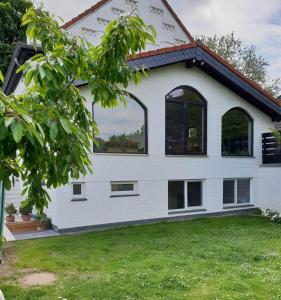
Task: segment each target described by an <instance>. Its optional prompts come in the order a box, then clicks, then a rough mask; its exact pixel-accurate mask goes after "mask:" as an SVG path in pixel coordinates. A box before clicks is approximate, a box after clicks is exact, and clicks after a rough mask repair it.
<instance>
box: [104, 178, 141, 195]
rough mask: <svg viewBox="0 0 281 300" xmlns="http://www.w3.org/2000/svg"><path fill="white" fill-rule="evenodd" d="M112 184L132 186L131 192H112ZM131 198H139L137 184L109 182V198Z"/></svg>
mask: <svg viewBox="0 0 281 300" xmlns="http://www.w3.org/2000/svg"><path fill="white" fill-rule="evenodd" d="M113 184H120V185H121V184H133V186H134V189H133V191H112V185H113ZM131 196H139V194H138V182H137V181H134V180H133V181H111V182H110V197H111V198H115V197H131Z"/></svg>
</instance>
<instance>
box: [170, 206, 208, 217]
mask: <svg viewBox="0 0 281 300" xmlns="http://www.w3.org/2000/svg"><path fill="white" fill-rule="evenodd" d="M206 211H207V209H204V208H200V209H187V210H178V211H176V210H171V211H169V212H168V214H169V215H179V214H188V213H189V214H191V213H197V212H206Z"/></svg>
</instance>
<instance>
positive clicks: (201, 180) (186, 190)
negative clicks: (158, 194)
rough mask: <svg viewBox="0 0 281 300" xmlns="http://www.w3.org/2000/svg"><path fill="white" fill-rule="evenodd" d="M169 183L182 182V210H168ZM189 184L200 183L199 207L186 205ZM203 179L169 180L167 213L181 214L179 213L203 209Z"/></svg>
mask: <svg viewBox="0 0 281 300" xmlns="http://www.w3.org/2000/svg"><path fill="white" fill-rule="evenodd" d="M170 182H183V183H184V187H183V188H184V208H179V209H169V183H170ZM189 182H200V183H201V205H200V206H189V205H188V183H189ZM204 182H205V179H186V180H169V181H168V212H169V213H177V212H178V213H181V212H189V211H190V212H192V211H196V210H202V209H204V194H205V191H204V190H205V187H204V185H205V184H204Z"/></svg>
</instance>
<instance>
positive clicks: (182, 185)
mask: <svg viewBox="0 0 281 300" xmlns="http://www.w3.org/2000/svg"><path fill="white" fill-rule="evenodd" d="M202 205H203V182H202V181H190V180H189V181H169V183H168V208H169V211H174V210H186V209H192V210H193V209H197V208H202Z"/></svg>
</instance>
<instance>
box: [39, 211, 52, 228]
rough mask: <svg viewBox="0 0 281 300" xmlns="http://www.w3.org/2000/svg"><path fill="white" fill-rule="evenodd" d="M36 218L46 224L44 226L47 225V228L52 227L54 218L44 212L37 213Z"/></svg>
mask: <svg viewBox="0 0 281 300" xmlns="http://www.w3.org/2000/svg"><path fill="white" fill-rule="evenodd" d="M36 220H37V221H38V222H39V223H41V224H42V225H44V227H46V228H47V229H50V228H51V227H52V220H51V219H50V218H49V217H48V216H47V215H46V214H44V213H42V214H41V215H37V216H36Z"/></svg>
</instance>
